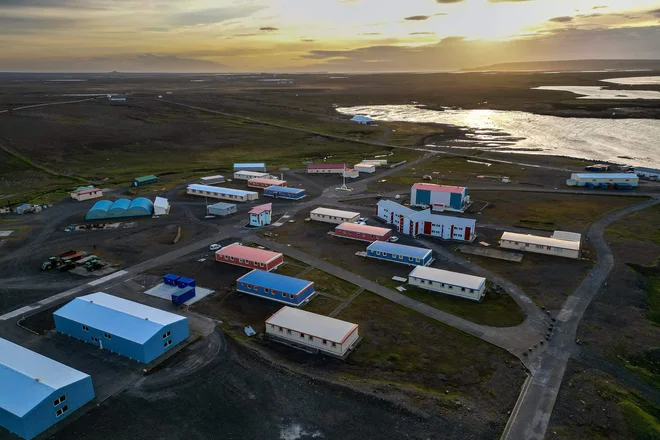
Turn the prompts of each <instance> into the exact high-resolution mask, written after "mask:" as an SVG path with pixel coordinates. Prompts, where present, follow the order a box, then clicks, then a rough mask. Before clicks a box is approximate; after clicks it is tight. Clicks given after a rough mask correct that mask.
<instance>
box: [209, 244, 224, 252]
mask: <svg viewBox="0 0 660 440" xmlns="http://www.w3.org/2000/svg"><path fill="white" fill-rule="evenodd" d="M220 249H222V246H220V245H219V244H212V245H211V246H209V250H210V251H219V250H220Z"/></svg>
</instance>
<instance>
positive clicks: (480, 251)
mask: <svg viewBox="0 0 660 440" xmlns="http://www.w3.org/2000/svg"><path fill="white" fill-rule="evenodd" d="M457 249H458V250H459V251H461V252H462V253H464V254H471V255H481V256H482V257H490V258H497V259H498V260H505V261H513V262H514V263H520V262H521V261H522V259H523V254H521V253H518V252H506V251H500V250H498V249H484V248H478V247H473V246H468V245H460V246H458V247H457Z"/></svg>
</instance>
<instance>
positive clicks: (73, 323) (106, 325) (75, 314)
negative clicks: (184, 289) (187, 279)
mask: <svg viewBox="0 0 660 440" xmlns="http://www.w3.org/2000/svg"><path fill="white" fill-rule="evenodd" d="M53 317H54V318H55V328H56V329H57V331H58V332H60V333H64V334H66V335H69V336H73V337H74V338H77V339H80V340H81V341H85V342H87V343H90V344H93V345H96V346H99V347H101V348H104V349H106V350H110V351H112V352H113V353H119V354H121V355H123V356H126V357H128V358H131V359H135V360H137V361H139V362H142V363H144V364H148V363H149V362H151V361H152V360H154V359H156V358H157V357H158V356H160V355H162V354H163V353H165V352H166V351H168V350H169V349H170V348H171V347H172V346H174V345H176V344H178V343H180V342H182V341H184V340H185V339H187V338H188V336H189V335H190V331H189V330H188V319H187V318H184V317H183V316H179V315H175V314H173V313H169V312H165V311H163V310H160V309H156V308H153V307H149V306H145V305H143V304H140V303H136V302H133V301H129V300H126V299H123V298H119V297H116V296H112V295H108V294H107V293H103V292H97V293H92V294H91V295H85V296H81V297H78V298H76V299H74V300H73V301H71V302H70V303H68V304H67V305H65V306H64V307H62V308H60V309H59V310H57V311H56V312H55V313H53Z"/></svg>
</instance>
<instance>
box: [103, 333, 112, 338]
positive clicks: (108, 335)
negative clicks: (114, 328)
mask: <svg viewBox="0 0 660 440" xmlns="http://www.w3.org/2000/svg"><path fill="white" fill-rule="evenodd" d="M103 336H105V339H112V335H111V334H110V333H103Z"/></svg>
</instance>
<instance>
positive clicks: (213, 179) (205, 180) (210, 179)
mask: <svg viewBox="0 0 660 440" xmlns="http://www.w3.org/2000/svg"><path fill="white" fill-rule="evenodd" d="M199 183H201V184H202V185H213V184H215V183H225V176H221V175H217V176H207V177H202V178H201V179H199Z"/></svg>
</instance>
